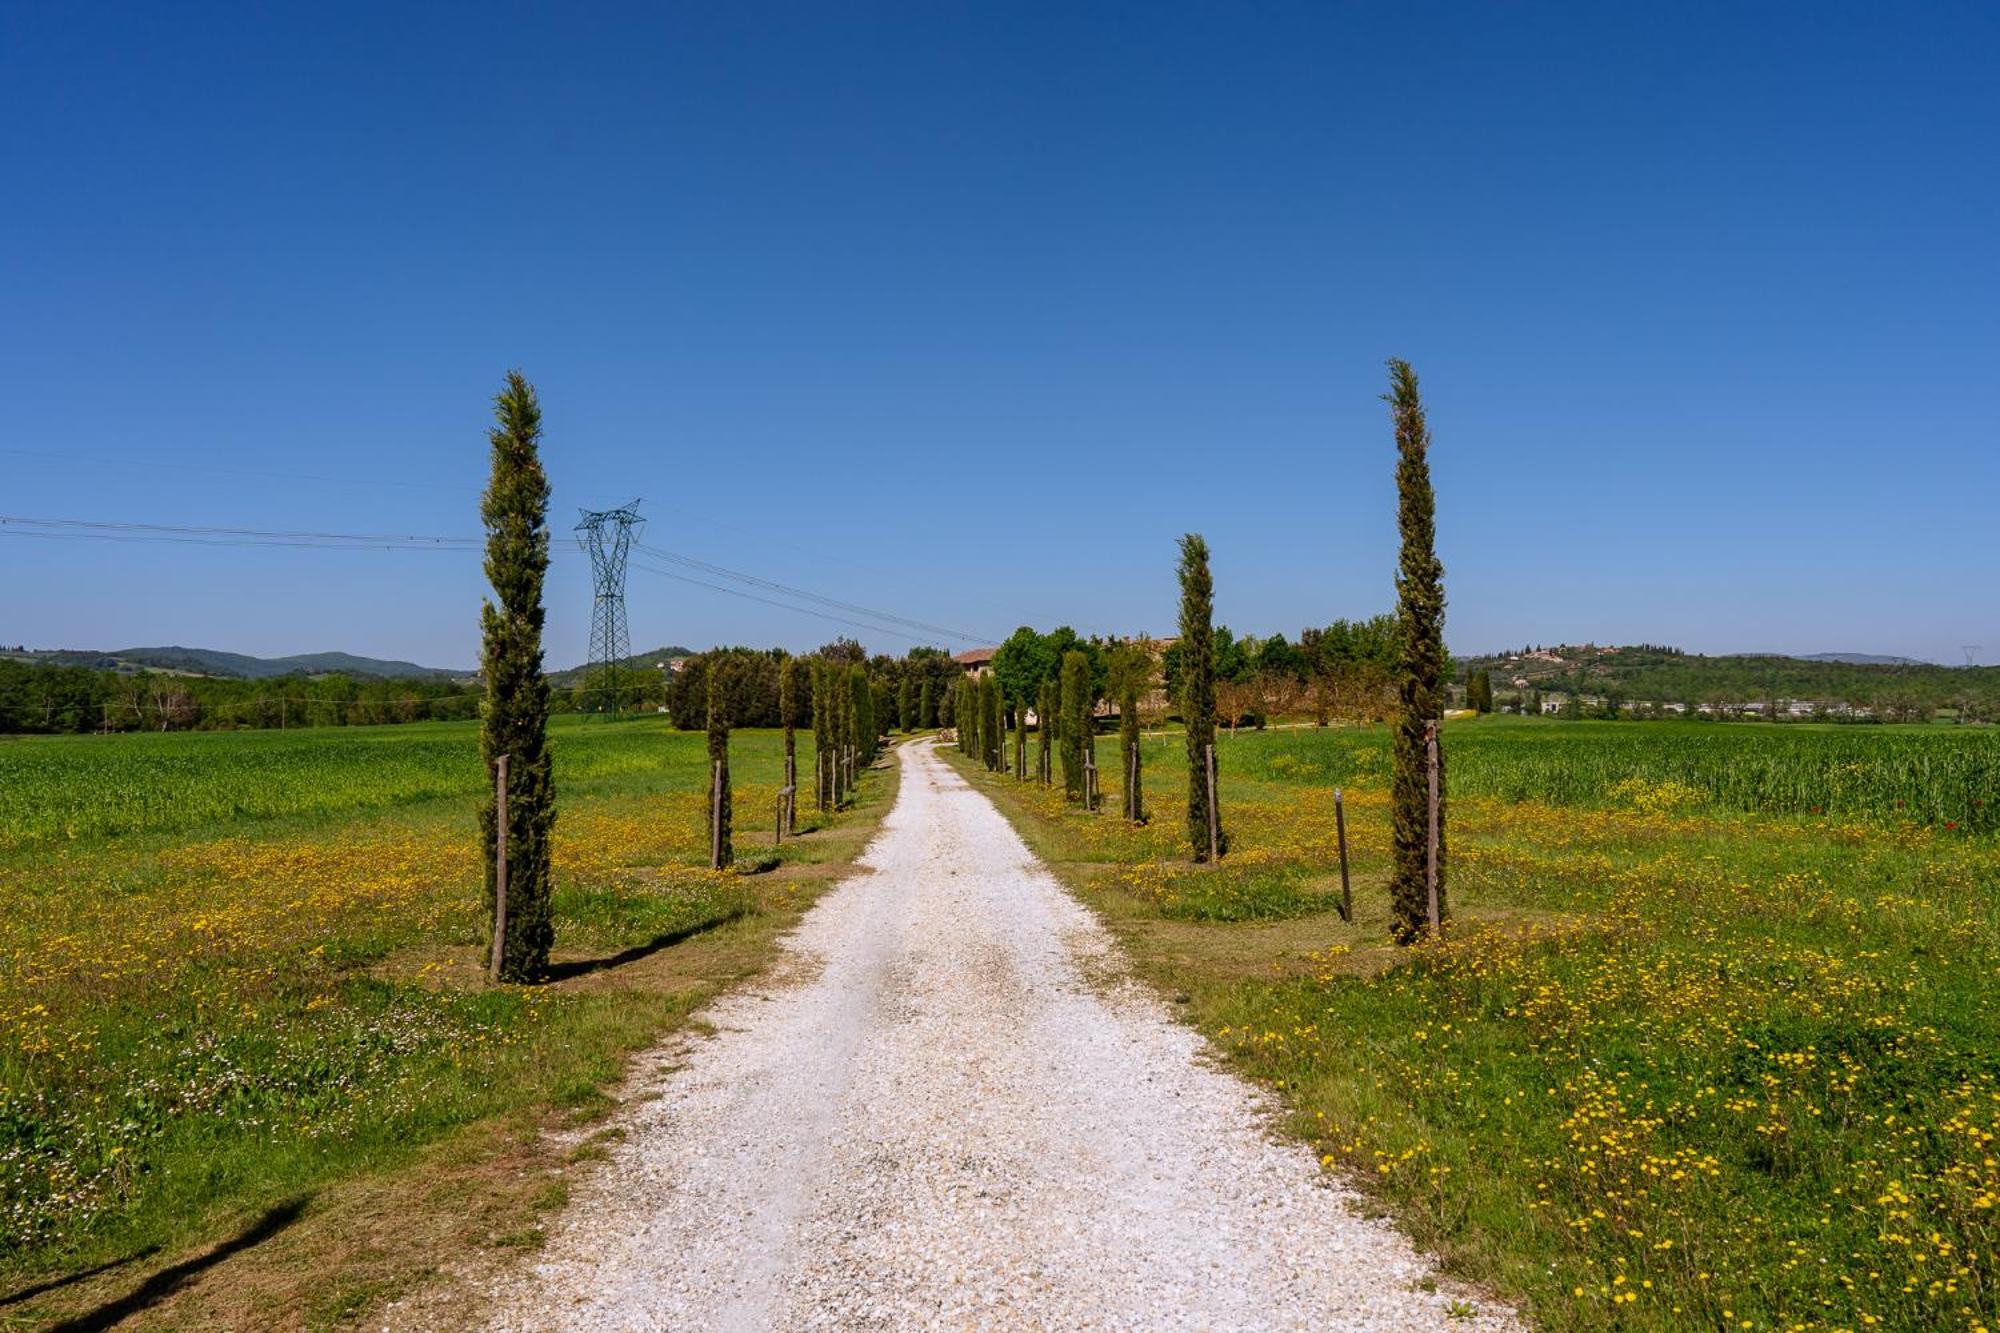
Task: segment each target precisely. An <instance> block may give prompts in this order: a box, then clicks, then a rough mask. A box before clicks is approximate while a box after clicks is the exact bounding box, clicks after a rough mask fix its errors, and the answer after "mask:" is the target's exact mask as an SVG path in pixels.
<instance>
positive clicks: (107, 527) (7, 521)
mask: <svg viewBox="0 0 2000 1333" xmlns="http://www.w3.org/2000/svg"><path fill="white" fill-rule="evenodd" d="M0 532H5V533H7V534H9V535H13V536H36V537H54V536H71V537H92V538H97V539H99V540H112V541H117V540H124V541H180V542H193V543H196V544H202V545H214V546H227V545H235V546H256V545H275V546H320V547H324V548H327V549H334V550H338V549H342V548H345V547H361V548H364V549H376V548H383V549H410V550H439V551H465V550H474V549H477V547H478V545H479V539H478V538H476V537H425V536H419V535H417V534H413V533H395V532H312V531H293V530H283V529H273V528H233V527H222V526H216V525H200V524H181V523H117V522H109V521H106V520H101V519H86V518H29V517H26V516H25V515H20V514H0Z"/></svg>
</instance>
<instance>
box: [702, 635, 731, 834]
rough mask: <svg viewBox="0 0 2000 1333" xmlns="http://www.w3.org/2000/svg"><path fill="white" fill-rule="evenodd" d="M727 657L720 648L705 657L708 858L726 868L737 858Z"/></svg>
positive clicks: (729, 667) (728, 665)
mask: <svg viewBox="0 0 2000 1333" xmlns="http://www.w3.org/2000/svg"><path fill="white" fill-rule="evenodd" d="M730 670H731V666H730V663H729V659H728V658H726V657H725V656H724V655H723V653H722V651H721V650H720V649H717V650H716V651H715V652H713V653H710V654H709V658H708V763H709V769H710V783H711V785H710V789H709V806H708V819H709V858H708V866H709V869H711V870H726V869H728V868H729V867H730V866H731V865H732V864H734V862H735V860H736V849H735V847H734V845H733V843H732V840H731V832H732V830H731V829H730V816H731V814H732V811H731V809H730V792H729V694H728V689H729V682H728V680H727V679H726V677H727V675H728V673H729V672H730Z"/></svg>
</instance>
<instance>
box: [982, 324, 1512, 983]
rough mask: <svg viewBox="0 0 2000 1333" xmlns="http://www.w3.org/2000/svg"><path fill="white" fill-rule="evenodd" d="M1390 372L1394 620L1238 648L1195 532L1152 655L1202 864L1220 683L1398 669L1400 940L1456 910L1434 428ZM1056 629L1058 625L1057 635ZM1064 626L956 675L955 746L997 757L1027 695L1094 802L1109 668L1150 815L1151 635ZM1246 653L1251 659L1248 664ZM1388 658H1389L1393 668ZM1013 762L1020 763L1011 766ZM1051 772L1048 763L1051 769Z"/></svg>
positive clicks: (1215, 849)
mask: <svg viewBox="0 0 2000 1333" xmlns="http://www.w3.org/2000/svg"><path fill="white" fill-rule="evenodd" d="M1389 373H1390V392H1389V394H1388V395H1387V397H1388V401H1389V403H1390V409H1391V420H1392V422H1393V425H1394V430H1395V437H1396V453H1397V466H1396V491H1397V500H1398V510H1397V528H1398V532H1399V535H1400V537H1401V551H1400V554H1399V558H1398V563H1397V575H1396V594H1397V609H1396V615H1395V617H1394V619H1393V622H1388V623H1385V622H1384V621H1382V620H1380V619H1378V620H1375V621H1363V622H1359V624H1358V625H1357V624H1354V623H1349V622H1339V623H1337V625H1336V627H1333V629H1332V630H1331V631H1330V632H1319V633H1313V632H1310V631H1309V632H1308V633H1307V634H1305V635H1301V636H1300V637H1301V641H1302V647H1301V648H1300V649H1299V650H1297V653H1296V656H1293V655H1292V654H1293V650H1292V649H1291V646H1290V645H1288V644H1285V643H1284V641H1283V640H1282V639H1273V640H1270V641H1266V642H1265V643H1263V644H1259V645H1256V647H1255V649H1254V651H1246V650H1243V649H1242V648H1241V646H1240V643H1239V641H1237V640H1234V639H1233V638H1232V637H1231V636H1230V635H1229V634H1228V632H1227V630H1226V629H1221V628H1218V627H1217V626H1216V625H1215V623H1214V614H1215V583H1214V577H1213V574H1212V572H1211V570H1210V561H1209V549H1208V543H1207V542H1206V541H1205V540H1204V539H1203V538H1202V537H1201V535H1200V534H1198V533H1189V534H1187V535H1186V536H1184V537H1182V538H1181V542H1180V568H1179V577H1180V593H1181V603H1180V626H1179V628H1180V634H1179V637H1178V638H1177V639H1176V640H1175V641H1174V643H1173V644H1172V645H1170V646H1169V647H1168V648H1167V650H1166V651H1165V652H1164V653H1162V654H1160V657H1161V666H1162V668H1163V670H1162V674H1163V675H1164V677H1165V684H1166V694H1167V696H1168V697H1169V698H1170V699H1171V700H1172V704H1173V706H1174V707H1175V708H1176V709H1177V710H1178V712H1179V713H1180V716H1181V719H1182V722H1183V724H1184V727H1185V741H1186V751H1187V765H1188V782H1187V790H1188V802H1187V836H1188V844H1189V849H1190V853H1191V855H1192V857H1193V859H1194V860H1196V861H1197V862H1201V861H1209V860H1212V859H1215V858H1219V857H1222V856H1226V855H1227V854H1228V851H1229V831H1228V825H1227V822H1226V821H1225V820H1224V818H1223V814H1222V810H1221V808H1220V795H1221V783H1220V775H1219V773H1218V771H1217V768H1218V756H1217V754H1216V747H1215V730H1216V724H1217V709H1218V706H1219V705H1220V706H1222V707H1224V708H1228V707H1229V702H1228V699H1227V696H1226V694H1225V691H1226V689H1227V687H1228V685H1229V684H1230V683H1231V673H1235V678H1236V679H1238V680H1241V679H1244V678H1250V679H1255V678H1257V677H1259V676H1263V677H1267V678H1277V679H1282V680H1290V681H1306V682H1315V681H1318V682H1323V681H1327V680H1330V679H1338V678H1340V677H1341V676H1342V675H1343V674H1345V673H1348V672H1351V671H1354V670H1356V669H1359V668H1363V667H1366V668H1372V669H1374V670H1375V671H1377V672H1379V673H1380V677H1379V678H1381V679H1387V680H1393V682H1394V686H1395V709H1394V720H1395V740H1394V756H1395V761H1394V769H1393V773H1392V777H1391V810H1392V821H1393V830H1392V842H1393V861H1392V868H1391V874H1390V903H1391V929H1392V931H1393V933H1394V935H1395V937H1396V939H1397V940H1398V941H1399V942H1401V943H1405V944H1408V943H1413V942H1415V941H1417V940H1418V939H1421V938H1422V937H1423V936H1424V935H1425V934H1426V933H1427V932H1429V931H1430V930H1431V929H1433V927H1434V925H1442V923H1443V921H1444V920H1445V918H1446V917H1447V915H1448V913H1449V906H1448V898H1447V893H1446V875H1445V870H1446V838H1445V813H1446V803H1445V782H1444V759H1443V746H1442V743H1441V740H1440V735H1439V732H1440V724H1441V722H1442V719H1443V715H1444V708H1445V703H1446V682H1447V679H1448V676H1447V673H1448V671H1449V668H1450V661H1449V659H1448V657H1447V656H1446V653H1445V646H1444V608H1445V601H1444V566H1443V564H1442V562H1440V561H1439V559H1438V557H1437V541H1436V500H1435V497H1434V495H1433V493H1432V489H1431V480H1430V458H1429V455H1430V429H1429V426H1428V425H1427V423H1426V421H1425V417H1424V409H1423V400H1422V397H1421V395H1420V393H1419V390H1418V385H1417V377H1416V374H1415V372H1414V371H1412V370H1411V368H1410V366H1409V364H1408V363H1407V362H1404V361H1391V362H1390V363H1389ZM1063 635H1066V636H1067V638H1058V636H1063ZM1073 640H1075V636H1074V634H1073V633H1071V632H1069V631H1057V634H1056V635H1038V634H1036V633H1035V631H1033V630H1030V629H1022V630H1019V631H1016V633H1015V634H1014V636H1013V637H1012V638H1010V639H1009V640H1008V642H1007V644H1005V645H1003V646H1002V649H1001V651H1000V653H999V654H998V655H996V657H995V659H994V663H993V670H992V672H991V674H990V675H988V676H987V677H985V678H984V679H981V680H979V681H976V682H974V681H968V682H965V683H963V684H962V685H961V686H960V687H959V690H958V694H957V701H958V707H959V711H960V712H961V714H962V715H963V717H962V721H961V725H960V729H959V742H960V745H961V746H962V747H963V748H964V749H965V752H966V753H967V754H969V755H975V756H978V757H980V758H982V759H983V760H984V761H985V763H986V766H987V767H988V768H990V769H997V768H999V767H1000V766H1001V760H1000V752H999V747H998V744H997V736H998V732H999V728H1000V726H1001V721H1000V718H1001V710H1002V709H1003V708H1004V707H1006V706H1008V705H1009V704H1011V705H1013V706H1014V707H1016V708H1021V707H1025V706H1026V703H1027V701H1028V700H1029V699H1031V698H1032V699H1034V700H1035V701H1036V712H1037V714H1038V716H1039V717H1040V719H1041V720H1042V722H1043V726H1042V738H1043V739H1042V749H1043V753H1044V754H1045V755H1046V753H1047V751H1048V747H1049V742H1050V736H1051V732H1052V731H1053V734H1054V737H1055V739H1056V741H1057V743H1058V746H1059V751H1060V754H1061V757H1062V767H1063V775H1064V784H1063V785H1064V790H1065V793H1066V795H1067V796H1068V797H1069V799H1070V800H1072V801H1081V802H1083V803H1084V804H1085V805H1086V807H1088V806H1089V805H1090V803H1091V790H1090V787H1089V785H1088V777H1089V774H1090V773H1091V771H1092V769H1093V767H1094V764H1093V762H1092V758H1091V756H1092V755H1093V753H1094V749H1093V747H1094V744H1095V740H1094V736H1095V732H1094V727H1093V725H1092V720H1091V719H1092V717H1093V715H1094V709H1095V702H1096V700H1097V698H1098V697H1099V694H1100V692H1101V689H1102V686H1100V685H1099V684H1098V683H1097V680H1098V679H1099V678H1100V677H1099V671H1098V668H1099V667H1101V679H1102V681H1103V682H1104V685H1110V684H1111V683H1112V682H1113V681H1114V680H1115V681H1116V685H1115V689H1116V693H1117V697H1118V704H1119V713H1120V726H1119V732H1120V738H1121V749H1122V750H1123V752H1124V755H1125V761H1126V762H1125V769H1126V771H1125V775H1124V778H1123V783H1124V789H1125V791H1126V793H1127V798H1126V799H1127V803H1126V813H1127V815H1128V817H1131V818H1135V819H1136V818H1143V809H1142V795H1141V791H1140V783H1139V776H1140V775H1139V770H1138V765H1137V756H1138V735H1139V732H1138V727H1139V713H1140V694H1141V693H1142V692H1143V691H1144V690H1146V689H1148V688H1150V685H1151V675H1150V673H1151V671H1152V667H1153V652H1152V645H1150V644H1144V643H1140V644H1121V645H1116V646H1114V647H1110V648H1107V647H1106V646H1105V645H1102V644H1098V645H1092V644H1089V643H1085V642H1082V641H1073ZM1093 648H1095V650H1096V657H1097V659H1098V660H1097V662H1096V663H1094V662H1093V655H1092V649H1093ZM1391 650H1393V658H1392V659H1391ZM1225 654H1227V655H1228V656H1227V657H1226V656H1225ZM1246 660H1247V661H1248V662H1250V663H1254V664H1253V665H1245V663H1246ZM1391 660H1392V661H1393V669H1390V668H1389V667H1388V662H1389V661H1391ZM1053 664H1059V669H1058V670H1056V671H1055V672H1054V673H1053V674H1054V679H1053V681H1052V680H1051V675H1052V672H1051V667H1052V665H1053ZM1477 690H1478V697H1480V698H1482V699H1483V700H1484V702H1485V706H1486V707H1487V708H1489V709H1490V708H1491V706H1492V682H1491V680H1490V678H1485V679H1482V680H1480V681H1478V682H1477ZM1327 693H1328V694H1330V693H1331V691H1328V692H1327ZM1308 697H1310V696H1308ZM1322 697H1325V696H1322ZM1327 706H1328V707H1329V709H1330V705H1327ZM1051 719H1053V720H1054V725H1053V727H1051V725H1049V724H1050V721H1051ZM1321 720H1322V721H1324V715H1323V714H1322V717H1321ZM1016 771H1017V772H1021V770H1020V768H1019V767H1017V770H1016ZM1046 771H1047V770H1046V766H1044V769H1043V773H1044V775H1046ZM1023 776H1025V774H1024V773H1023ZM1044 780H1046V776H1045V778H1044Z"/></svg>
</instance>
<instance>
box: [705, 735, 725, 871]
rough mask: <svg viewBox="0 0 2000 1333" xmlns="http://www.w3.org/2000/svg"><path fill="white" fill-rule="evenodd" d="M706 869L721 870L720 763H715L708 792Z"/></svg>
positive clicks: (717, 761)
mask: <svg viewBox="0 0 2000 1333" xmlns="http://www.w3.org/2000/svg"><path fill="white" fill-rule="evenodd" d="M708 868H709V869H710V870H720V869H722V761H721V760H720V759H718V760H716V761H715V781H714V783H713V784H711V786H710V787H709V792H708Z"/></svg>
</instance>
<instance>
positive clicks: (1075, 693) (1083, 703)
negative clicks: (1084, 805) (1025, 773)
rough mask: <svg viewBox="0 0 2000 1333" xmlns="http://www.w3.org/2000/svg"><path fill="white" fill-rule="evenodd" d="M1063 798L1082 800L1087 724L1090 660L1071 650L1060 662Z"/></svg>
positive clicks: (1088, 723) (1088, 715)
mask: <svg viewBox="0 0 2000 1333" xmlns="http://www.w3.org/2000/svg"><path fill="white" fill-rule="evenodd" d="M1061 713H1062V771H1063V795H1065V796H1067V797H1068V798H1069V799H1070V800H1072V801H1081V800H1082V799H1083V733H1084V729H1085V728H1086V727H1088V726H1089V725H1090V659H1089V658H1088V657H1085V656H1084V655H1083V654H1082V653H1080V652H1077V651H1076V650H1075V649H1071V650H1070V651H1069V652H1066V653H1064V654H1063V660H1062V706H1061Z"/></svg>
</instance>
